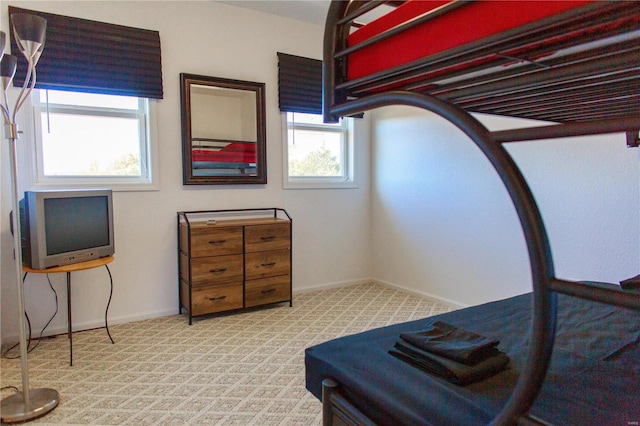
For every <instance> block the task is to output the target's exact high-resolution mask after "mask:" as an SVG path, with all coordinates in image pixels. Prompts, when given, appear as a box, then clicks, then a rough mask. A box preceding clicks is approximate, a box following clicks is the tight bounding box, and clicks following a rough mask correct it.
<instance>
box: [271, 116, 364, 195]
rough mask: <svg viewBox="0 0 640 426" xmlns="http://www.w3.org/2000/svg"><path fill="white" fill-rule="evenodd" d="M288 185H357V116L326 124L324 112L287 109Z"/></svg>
mask: <svg viewBox="0 0 640 426" xmlns="http://www.w3.org/2000/svg"><path fill="white" fill-rule="evenodd" d="M283 122H284V128H286V132H283V133H285V134H286V137H285V147H284V153H285V158H284V168H285V172H284V176H285V182H284V187H285V188H355V187H356V185H355V182H354V179H353V176H354V174H353V137H352V135H353V118H346V119H342V120H341V121H340V122H339V123H337V124H326V123H324V122H323V119H322V115H318V114H306V113H298V112H287V113H284V114H283Z"/></svg>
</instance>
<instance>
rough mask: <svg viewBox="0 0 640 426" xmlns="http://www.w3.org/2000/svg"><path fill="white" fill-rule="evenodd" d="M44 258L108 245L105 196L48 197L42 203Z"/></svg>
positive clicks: (107, 219) (107, 209) (107, 217)
mask: <svg viewBox="0 0 640 426" xmlns="http://www.w3.org/2000/svg"><path fill="white" fill-rule="evenodd" d="M44 217H45V220H46V223H45V230H46V245H47V255H52V254H59V253H65V252H71V251H76V250H83V249H88V248H94V247H101V246H106V245H108V244H109V228H108V227H106V226H97V225H98V224H107V223H109V205H108V200H107V197H106V196H102V197H75V198H48V199H45V200H44Z"/></svg>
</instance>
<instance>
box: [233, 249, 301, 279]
mask: <svg viewBox="0 0 640 426" xmlns="http://www.w3.org/2000/svg"><path fill="white" fill-rule="evenodd" d="M290 261H291V259H290V256H289V250H271V251H260V252H256V253H247V254H245V262H244V274H245V279H247V280H253V279H258V278H264V277H273V276H276V275H288V274H289V270H290V268H289V267H290Z"/></svg>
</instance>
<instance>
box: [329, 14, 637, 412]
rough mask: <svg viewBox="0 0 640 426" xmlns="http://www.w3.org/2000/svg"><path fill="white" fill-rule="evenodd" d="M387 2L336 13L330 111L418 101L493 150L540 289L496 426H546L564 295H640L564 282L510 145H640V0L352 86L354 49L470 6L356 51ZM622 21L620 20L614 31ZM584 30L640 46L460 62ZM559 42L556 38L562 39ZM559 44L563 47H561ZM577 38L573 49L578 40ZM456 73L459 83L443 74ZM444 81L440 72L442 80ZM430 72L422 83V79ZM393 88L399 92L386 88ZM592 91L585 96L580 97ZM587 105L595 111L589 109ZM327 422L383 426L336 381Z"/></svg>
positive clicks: (554, 46)
mask: <svg viewBox="0 0 640 426" xmlns="http://www.w3.org/2000/svg"><path fill="white" fill-rule="evenodd" d="M385 3H389V4H395V3H398V2H385V1H352V2H349V1H332V3H331V6H330V8H329V12H328V15H327V22H326V26H325V36H324V37H325V38H324V61H323V86H324V92H323V110H324V117H325V121H328V122H335V121H336V120H337V119H338V118H339V117H343V116H350V115H355V114H358V113H362V112H364V111H368V110H371V109H375V108H379V107H383V106H389V105H406V106H414V107H418V108H422V109H425V110H427V111H431V112H433V113H435V114H437V115H439V116H441V117H443V118H445V119H446V120H448V121H449V122H451V123H452V124H454V125H455V126H457V127H458V128H459V129H460V130H462V131H463V132H464V133H465V134H466V135H467V136H468V137H469V138H470V139H471V140H472V141H473V142H474V143H475V144H476V145H477V146H478V148H480V150H481V151H482V152H483V153H484V155H485V156H486V157H487V159H488V160H489V161H490V162H491V164H492V165H493V167H494V169H495V170H496V172H497V173H498V175H499V176H500V178H501V179H502V182H503V184H504V186H505V187H506V189H507V191H508V193H509V196H510V197H511V200H512V202H513V205H514V206H515V208H516V211H517V214H518V218H519V220H520V224H521V227H522V230H523V233H524V237H525V240H526V245H527V250H528V255H529V261H530V265H531V275H532V282H533V306H532V313H533V316H532V321H531V324H530V333H531V334H530V339H531V346H530V348H529V353H528V358H527V361H526V364H525V367H524V369H523V371H522V372H521V373H520V376H519V379H518V381H517V384H516V386H515V388H514V389H513V392H512V394H511V397H510V399H509V400H508V402H507V403H506V405H505V406H504V407H503V408H502V411H501V412H500V413H499V414H498V415H497V416H496V417H495V418H494V419H493V421H492V424H495V425H510V424H516V423H518V424H545V423H544V422H543V421H542V420H540V419H537V418H535V417H533V416H531V415H530V414H529V413H528V412H529V409H530V407H531V406H532V404H533V403H534V401H535V399H536V397H537V395H538V392H539V391H540V388H541V386H542V383H543V382H544V378H545V374H546V371H547V368H548V366H549V362H550V358H551V352H552V348H553V344H554V336H555V327H556V307H557V300H556V299H557V294H558V293H563V294H568V295H571V296H575V297H580V298H584V299H588V300H593V301H600V302H604V303H608V304H612V305H617V306H620V307H624V308H630V309H636V310H640V296H638V295H636V294H631V293H625V292H622V291H616V290H611V289H605V288H600V287H594V286H590V285H588V284H586V283H577V282H571V281H567V280H563V279H561V278H558V277H556V276H555V272H554V264H553V258H552V256H551V249H550V244H549V239H548V236H547V231H546V229H545V226H544V223H543V221H542V217H541V215H540V211H539V209H538V206H537V204H536V202H535V200H534V198H533V195H532V193H531V190H530V188H529V187H528V185H527V183H526V181H525V179H524V177H523V175H522V173H521V172H520V170H519V169H518V167H517V165H516V164H515V162H514V161H513V159H512V158H511V157H510V156H509V154H508V153H507V151H506V149H505V148H504V147H503V144H505V143H508V142H517V141H524V140H536V139H549V138H559V137H568V136H582V135H593V134H604V133H614V132H625V133H626V134H627V144H628V146H636V147H637V146H638V129H640V114H639V113H638V112H639V111H640V65H639V64H640V38H638V32H640V2H621V1H618V2H610V3H609V2H607V3H605V2H596V3H594V4H593V5H589V6H585V7H581V8H579V9H576V10H575V11H571V12H569V13H563V14H561V15H558V16H555V17H553V18H550V19H545V20H544V21H541V22H538V23H536V25H528V26H526V27H525V28H519V29H516V30H513V31H508V32H505V33H501V34H499V35H496V36H491V37H489V38H488V39H485V40H482V41H481V42H476V43H472V44H471V45H465V46H462V47H460V48H456V49H452V50H448V51H445V52H442V53H439V54H436V55H432V56H430V57H427V58H425V59H421V60H419V61H414V62H412V63H409V64H407V65H402V66H398V67H395V68H393V69H390V70H387V71H383V72H378V73H375V74H372V75H371V76H367V77H364V78H359V79H357V80H353V81H347V80H346V66H347V62H348V54H350V53H352V52H354V51H357V50H358V49H362V48H366V47H367V46H369V45H371V44H373V43H375V42H376V41H378V40H380V39H384V38H387V37H390V36H392V35H393V34H395V33H397V32H399V31H403V30H405V29H406V28H407V27H410V26H413V25H418V24H422V23H424V22H428V21H429V20H431V19H433V18H434V17H437V16H438V15H439V14H441V13H446V12H447V11H448V10H451V9H454V8H457V7H463V6H464V5H465V3H466V2H462V1H452V2H451V3H449V4H448V5H446V6H444V7H442V8H440V9H438V10H437V11H436V12H435V13H430V14H425V15H424V16H421V17H419V18H416V19H414V20H412V21H410V22H408V23H406V24H403V25H400V26H397V27H395V28H393V29H391V30H389V31H387V32H385V33H382V34H380V35H379V36H376V37H374V38H373V39H371V40H368V41H366V42H364V43H361V44H360V45H356V46H350V47H347V42H346V36H347V35H348V34H349V31H350V29H351V28H352V26H354V27H357V26H360V25H358V24H356V23H355V20H356V19H357V18H358V17H360V16H362V15H363V14H365V13H367V12H369V11H371V10H373V9H374V8H376V7H378V6H379V5H381V4H385ZM610 22H619V23H620V24H619V25H607V24H609V23H610ZM568 31H584V32H585V36H584V37H583V38H582V39H580V40H578V41H579V42H581V43H585V42H592V41H594V40H593V33H592V32H591V31H598V34H599V37H620V35H621V34H624V33H631V34H633V33H635V38H634V39H632V40H631V41H629V40H626V41H623V40H616V41H614V42H613V43H612V44H609V45H608V46H606V47H601V46H598V45H597V43H594V44H593V46H592V47H590V48H588V49H587V50H585V51H581V52H580V53H575V54H573V53H569V54H568V55H566V56H563V57H560V58H555V57H550V58H548V59H545V58H543V59H542V60H541V61H540V62H533V61H528V60H525V61H524V62H525V63H524V65H522V66H517V67H512V68H508V69H504V68H500V69H496V70H495V71H494V72H490V73H486V74H483V75H482V76H480V77H478V76H477V75H476V76H474V75H471V76H468V78H467V77H466V76H465V74H466V73H472V72H476V71H478V70H479V69H478V66H476V65H473V66H471V68H466V69H464V70H463V71H461V70H460V69H459V68H456V65H459V64H462V63H464V62H467V61H471V60H477V59H483V61H484V62H483V65H482V67H483V68H484V69H488V68H490V67H493V68H496V66H499V65H503V64H505V63H507V62H513V58H512V57H510V56H509V55H503V54H501V53H500V52H504V51H513V50H518V49H521V48H523V47H525V46H529V45H531V44H534V43H535V44H536V47H534V48H533V50H532V51H531V53H532V54H533V55H534V56H535V57H539V56H540V55H543V54H548V53H549V52H551V51H554V50H558V49H564V48H569V47H571V46H569V45H567V41H566V40H564V39H563V38H562V37H558V36H561V35H562V34H564V33H566V32H568ZM554 37H555V40H552V42H545V40H549V39H553V38H554ZM558 39H559V40H558ZM575 42H576V41H575V40H574V41H573V42H572V43H575ZM447 68H456V71H454V72H453V73H449V74H447V81H446V82H444V83H442V84H438V78H442V77H441V73H442V72H446V70H447ZM438 76H440V77H438ZM416 77H420V82H419V83H416V82H415V78H416ZM385 87H393V89H392V90H388V91H385V90H384V88H385ZM582 93H584V97H581V96H580V95H581V94H582ZM585 103H586V104H587V107H586V108H585V107H583V104H585ZM471 112H481V113H489V114H498V115H509V116H513V117H520V118H532V119H538V120H546V121H551V122H555V123H559V124H552V125H548V126H542V127H533V128H524V129H517V130H506V131H498V132H491V131H489V130H488V129H487V128H486V127H485V126H484V125H482V124H481V123H480V122H479V121H478V120H476V119H475V118H474V117H473V116H472V115H471V114H470V113H471ZM322 399H323V401H322V403H323V423H324V424H325V425H332V424H356V425H368V424H373V422H371V420H369V419H368V418H367V417H366V416H365V415H364V414H362V413H360V411H359V410H358V409H357V408H356V407H355V406H353V405H352V404H351V403H350V402H349V401H348V400H347V399H346V398H345V397H344V396H343V395H342V394H341V392H340V385H339V383H336V382H335V381H334V380H332V379H326V380H324V381H323V394H322Z"/></svg>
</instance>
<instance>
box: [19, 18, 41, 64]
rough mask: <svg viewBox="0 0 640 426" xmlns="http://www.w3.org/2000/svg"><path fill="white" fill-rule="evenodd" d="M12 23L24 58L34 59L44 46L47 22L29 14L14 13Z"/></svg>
mask: <svg viewBox="0 0 640 426" xmlns="http://www.w3.org/2000/svg"><path fill="white" fill-rule="evenodd" d="M11 23H12V24H13V33H14V35H15V37H16V41H17V42H18V48H19V49H20V51H21V52H22V54H23V55H24V56H26V57H27V58H33V57H34V55H35V54H36V52H37V51H38V50H39V49H40V47H42V46H43V45H44V40H45V33H46V30H47V20H46V19H44V18H43V17H41V16H36V15H30V14H28V13H14V14H13V15H11Z"/></svg>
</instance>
